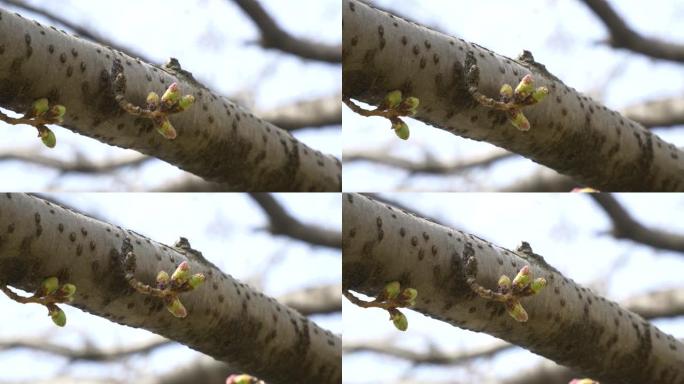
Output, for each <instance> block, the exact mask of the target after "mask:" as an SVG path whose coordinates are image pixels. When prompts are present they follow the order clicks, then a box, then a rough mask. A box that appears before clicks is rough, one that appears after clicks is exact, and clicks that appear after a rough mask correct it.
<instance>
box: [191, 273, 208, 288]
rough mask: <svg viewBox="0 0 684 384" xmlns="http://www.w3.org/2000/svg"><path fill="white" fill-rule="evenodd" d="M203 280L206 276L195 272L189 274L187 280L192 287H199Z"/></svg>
mask: <svg viewBox="0 0 684 384" xmlns="http://www.w3.org/2000/svg"><path fill="white" fill-rule="evenodd" d="M204 280H206V278H205V277H204V275H203V274H201V273H195V274H194V275H192V276H190V279H189V280H188V285H190V287H191V288H192V289H195V288H197V287H199V286H200V285H201V284H202V283H204Z"/></svg>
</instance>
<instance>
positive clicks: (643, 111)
mask: <svg viewBox="0 0 684 384" xmlns="http://www.w3.org/2000/svg"><path fill="white" fill-rule="evenodd" d="M622 113H624V114H625V116H627V117H629V118H630V119H632V120H634V121H638V122H640V123H641V124H643V125H644V126H646V127H650V128H653V127H672V126H676V125H684V97H670V98H665V99H660V100H651V101H646V102H644V103H640V104H634V105H631V106H629V107H627V108H624V109H623V110H622Z"/></svg>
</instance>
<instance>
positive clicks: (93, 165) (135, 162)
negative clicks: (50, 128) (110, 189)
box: [0, 150, 151, 174]
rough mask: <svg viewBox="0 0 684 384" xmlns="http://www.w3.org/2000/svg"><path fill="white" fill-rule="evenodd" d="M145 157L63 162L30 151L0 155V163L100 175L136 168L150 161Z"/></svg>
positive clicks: (9, 152)
mask: <svg viewBox="0 0 684 384" xmlns="http://www.w3.org/2000/svg"><path fill="white" fill-rule="evenodd" d="M150 159H151V158H150V157H147V156H135V157H127V158H122V159H115V160H112V161H108V162H93V161H90V160H87V159H78V160H76V161H64V160H61V159H57V158H52V157H48V156H42V155H39V154H35V153H31V152H30V151H27V150H23V151H8V152H4V153H0V161H8V160H16V161H23V162H25V163H29V164H36V165H40V166H43V167H47V168H53V169H56V170H58V171H60V172H61V173H90V174H102V173H109V172H113V171H117V170H120V169H122V168H128V167H138V166H141V165H142V164H143V163H145V162H147V161H148V160H150Z"/></svg>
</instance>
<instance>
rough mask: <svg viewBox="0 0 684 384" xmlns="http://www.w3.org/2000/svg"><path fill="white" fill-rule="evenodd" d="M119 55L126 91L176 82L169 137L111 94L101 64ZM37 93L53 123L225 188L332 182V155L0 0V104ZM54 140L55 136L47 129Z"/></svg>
mask: <svg viewBox="0 0 684 384" xmlns="http://www.w3.org/2000/svg"><path fill="white" fill-rule="evenodd" d="M115 61H119V62H120V63H121V64H122V65H123V68H124V69H123V73H124V75H125V76H126V78H127V82H126V83H127V90H126V98H127V99H128V100H130V101H131V102H133V103H135V104H137V105H144V101H145V98H146V96H147V94H148V92H150V91H155V92H157V93H158V94H161V93H163V92H164V90H165V89H166V87H168V85H169V84H171V83H172V82H177V83H178V85H179V86H180V89H181V91H182V93H183V94H193V95H194V96H195V99H196V102H195V104H194V105H193V106H192V107H191V108H190V109H189V110H187V111H184V112H182V113H178V114H175V115H172V116H171V118H170V119H171V122H172V123H173V125H174V127H175V128H176V130H177V132H178V137H177V138H176V139H175V140H166V139H164V138H163V137H162V136H161V135H159V134H158V133H157V132H156V130H155V129H154V127H153V124H152V123H151V121H150V120H147V119H139V118H136V117H134V116H132V115H129V114H127V113H126V112H124V111H123V110H122V109H121V108H120V107H119V106H118V104H117V103H116V102H115V101H114V96H113V92H112V89H111V88H112V87H111V83H112V81H113V79H112V78H111V70H112V67H113V65H114V63H115ZM41 97H47V98H48V99H49V100H50V102H51V103H60V104H63V105H64V106H66V108H67V112H66V115H65V118H64V124H63V126H64V127H66V128H68V129H71V130H73V131H75V132H78V133H80V134H82V135H86V136H89V137H92V138H95V139H97V140H99V141H102V142H104V143H107V144H111V145H116V146H119V147H122V148H130V149H135V150H137V151H140V152H142V153H145V154H148V155H150V156H154V157H157V158H159V159H162V160H164V161H166V162H168V163H171V164H173V165H176V166H177V167H179V168H181V169H183V170H186V171H188V172H191V173H193V174H195V175H197V176H200V177H202V178H204V179H206V180H208V181H216V182H222V183H226V184H227V185H229V188H230V189H232V190H240V191H245V190H250V191H339V190H340V189H341V175H340V173H341V165H340V162H339V160H338V159H336V158H334V157H332V156H328V155H324V154H322V153H320V152H319V151H316V150H314V149H311V148H309V147H307V146H306V145H304V144H302V143H300V142H299V141H298V140H297V139H295V138H294V137H293V136H292V135H291V134H290V133H288V132H287V131H284V130H282V129H279V128H278V127H276V126H274V125H272V124H270V123H268V122H265V121H263V120H262V119H260V118H259V117H257V116H254V115H253V114H252V113H250V112H249V111H247V110H245V109H243V108H242V107H240V106H238V105H236V104H234V103H232V102H231V101H230V100H228V99H227V98H225V97H220V96H217V95H215V94H214V93H213V92H211V91H210V90H209V89H207V88H204V87H202V86H200V85H198V84H196V83H194V82H192V81H189V80H188V79H186V78H185V77H182V78H181V77H178V76H176V75H175V74H173V73H171V72H169V71H166V70H164V69H162V68H159V67H156V66H154V65H151V64H148V63H145V62H142V61H141V60H140V59H136V58H133V57H130V56H127V55H126V54H124V53H122V52H119V51H116V50H114V49H112V48H109V47H103V46H100V45H97V44H95V43H91V42H88V41H85V40H82V39H80V38H77V37H74V36H70V35H67V34H66V33H64V32H60V31H58V30H56V29H54V28H50V27H46V26H43V25H40V24H39V23H37V22H35V21H31V20H27V19H24V18H23V17H21V16H19V15H17V14H13V13H9V12H7V11H4V10H2V9H0V106H2V107H4V108H8V109H11V110H14V111H17V112H23V111H26V110H27V109H28V107H29V106H30V105H31V103H32V102H33V101H34V100H36V99H38V98H41ZM57 140H58V141H59V137H58V138H57Z"/></svg>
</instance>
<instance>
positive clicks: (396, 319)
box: [389, 308, 408, 331]
mask: <svg viewBox="0 0 684 384" xmlns="http://www.w3.org/2000/svg"><path fill="white" fill-rule="evenodd" d="M389 312H390V319H391V320H392V323H394V326H395V327H396V328H397V329H398V330H400V331H405V330H406V329H408V319H407V318H406V316H404V314H403V313H401V312H400V311H399V310H398V309H396V308H391V309H389Z"/></svg>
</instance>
